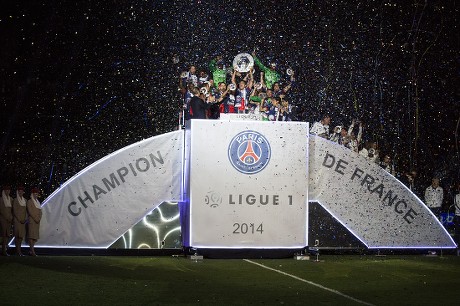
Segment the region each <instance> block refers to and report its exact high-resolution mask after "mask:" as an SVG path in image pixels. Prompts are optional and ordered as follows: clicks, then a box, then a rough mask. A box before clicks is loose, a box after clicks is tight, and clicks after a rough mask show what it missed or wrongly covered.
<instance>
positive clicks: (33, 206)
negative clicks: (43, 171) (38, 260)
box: [27, 188, 42, 256]
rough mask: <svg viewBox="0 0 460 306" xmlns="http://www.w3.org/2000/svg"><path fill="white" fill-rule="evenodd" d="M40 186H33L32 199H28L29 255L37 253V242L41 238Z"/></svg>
mask: <svg viewBox="0 0 460 306" xmlns="http://www.w3.org/2000/svg"><path fill="white" fill-rule="evenodd" d="M39 192H40V191H39V190H38V188H32V190H31V192H30V200H28V201H27V214H28V215H29V220H28V227H27V238H28V240H29V246H30V251H29V255H31V256H37V254H35V243H36V242H37V240H38V239H40V220H41V219H42V208H41V205H40V201H39V200H38V194H39Z"/></svg>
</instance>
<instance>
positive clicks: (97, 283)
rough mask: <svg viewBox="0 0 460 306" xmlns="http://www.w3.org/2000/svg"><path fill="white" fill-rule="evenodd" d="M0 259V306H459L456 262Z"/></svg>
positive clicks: (459, 260)
mask: <svg viewBox="0 0 460 306" xmlns="http://www.w3.org/2000/svg"><path fill="white" fill-rule="evenodd" d="M320 260H321V261H320V262H314V261H306V260H294V259H251V260H243V259H204V260H199V261H193V260H191V259H188V258H186V257H169V256H161V257H146V256H141V257H132V256H131V257H128V256H126V257H124V256H111V257H110V256H39V257H17V256H10V257H0V286H1V305H96V304H98V305H263V304H265V305H363V304H364V305H366V304H367V305H370V304H372V305H433V304H435V305H458V304H459V301H460V293H459V287H460V257H457V256H453V255H449V256H436V257H427V256H423V255H403V256H399V255H389V256H384V257H378V256H374V255H322V256H320Z"/></svg>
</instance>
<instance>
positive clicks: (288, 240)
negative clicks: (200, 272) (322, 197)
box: [181, 116, 309, 249]
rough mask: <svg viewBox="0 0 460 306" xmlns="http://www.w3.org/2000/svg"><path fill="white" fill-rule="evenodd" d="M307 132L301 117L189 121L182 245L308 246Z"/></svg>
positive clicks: (186, 141)
mask: <svg viewBox="0 0 460 306" xmlns="http://www.w3.org/2000/svg"><path fill="white" fill-rule="evenodd" d="M239 117H241V116H239ZM308 130H309V129H308V123H303V122H269V121H252V120H251V121H246V120H245V118H243V119H241V118H239V119H236V120H232V118H231V117H230V119H223V120H219V121H217V120H191V121H190V123H189V125H188V126H187V128H186V133H185V146H184V148H185V150H184V152H185V156H184V160H185V163H184V172H183V173H184V183H183V192H182V194H183V203H182V208H181V214H182V216H181V219H182V220H181V221H182V222H181V223H182V235H183V244H184V246H186V247H192V248H220V249H229V248H231V249H238V248H241V249H259V248H260V249H299V248H303V247H305V246H307V245H308V241H307V239H308V238H307V237H308V236H307V227H308V216H307V214H308V143H309V142H308V137H309V135H308ZM184 217H185V218H184ZM184 219H185V220H184Z"/></svg>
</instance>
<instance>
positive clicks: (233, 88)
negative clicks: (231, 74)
mask: <svg viewBox="0 0 460 306" xmlns="http://www.w3.org/2000/svg"><path fill="white" fill-rule="evenodd" d="M228 89H229V90H230V91H234V90H235V89H236V85H235V84H233V83H232V84H230V85H228Z"/></svg>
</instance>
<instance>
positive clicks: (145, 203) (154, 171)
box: [37, 131, 183, 248]
mask: <svg viewBox="0 0 460 306" xmlns="http://www.w3.org/2000/svg"><path fill="white" fill-rule="evenodd" d="M182 148H183V132H182V131H176V132H171V133H167V134H163V135H160V136H155V137H151V138H149V139H146V140H143V141H140V142H137V143H135V144H133V145H130V146H128V147H125V148H123V149H121V150H118V151H116V152H114V153H112V154H110V155H108V156H106V157H104V158H103V159H101V160H99V161H97V162H95V163H94V164H92V165H90V166H88V167H87V168H86V169H84V170H82V171H81V172H80V173H78V174H77V175H75V176H74V177H72V178H71V179H70V180H68V181H67V182H66V183H65V184H64V185H63V186H62V187H61V188H59V189H57V190H56V191H55V192H54V193H53V194H52V195H51V196H49V197H48V199H47V200H45V201H44V203H43V205H44V206H43V208H42V209H43V219H42V222H41V225H40V239H39V240H38V243H37V246H40V247H91V248H107V247H108V246H110V244H112V243H113V242H114V241H115V240H117V239H118V238H119V237H120V236H121V235H123V234H124V233H125V232H126V231H127V230H129V229H130V228H131V227H132V226H133V225H135V224H136V223H137V222H138V221H139V220H140V219H142V217H144V216H145V215H146V214H147V213H148V212H150V211H152V210H153V209H154V208H155V207H156V206H158V205H159V204H161V203H162V202H163V201H165V200H172V201H174V200H176V201H178V200H180V186H181V176H182V159H183V158H182V154H183V152H182Z"/></svg>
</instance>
